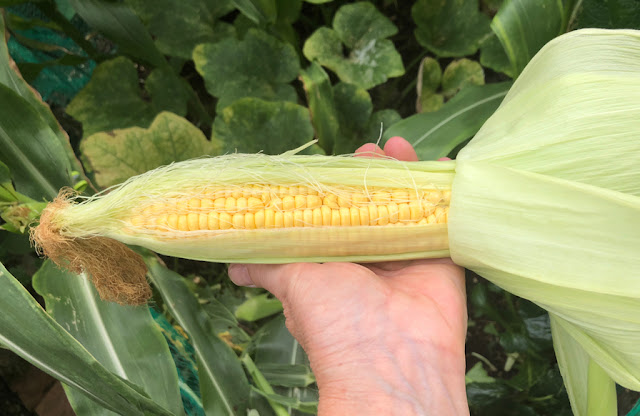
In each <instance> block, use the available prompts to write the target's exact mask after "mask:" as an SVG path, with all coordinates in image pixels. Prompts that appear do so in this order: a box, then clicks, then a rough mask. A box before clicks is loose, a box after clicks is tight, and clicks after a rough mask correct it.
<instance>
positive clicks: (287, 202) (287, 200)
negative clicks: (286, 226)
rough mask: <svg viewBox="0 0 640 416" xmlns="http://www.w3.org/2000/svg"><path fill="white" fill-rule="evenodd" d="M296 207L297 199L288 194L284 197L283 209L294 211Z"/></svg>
mask: <svg viewBox="0 0 640 416" xmlns="http://www.w3.org/2000/svg"><path fill="white" fill-rule="evenodd" d="M295 207H296V201H295V199H294V198H293V197H292V196H291V195H287V196H285V197H284V198H282V209H284V210H285V211H292V210H293V209H295Z"/></svg>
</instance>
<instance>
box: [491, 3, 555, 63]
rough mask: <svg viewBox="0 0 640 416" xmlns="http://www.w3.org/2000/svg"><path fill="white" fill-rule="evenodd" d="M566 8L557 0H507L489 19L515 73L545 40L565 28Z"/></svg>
mask: <svg viewBox="0 0 640 416" xmlns="http://www.w3.org/2000/svg"><path fill="white" fill-rule="evenodd" d="M564 13H565V10H564V6H563V4H562V1H560V0H507V1H506V2H505V3H504V4H503V5H502V7H501V8H500V11H498V14H496V16H495V17H494V18H493V20H492V21H491V29H492V30H493V32H494V33H495V34H496V36H497V37H498V39H499V40H500V43H502V46H503V47H504V50H505V52H506V54H507V56H508V57H509V61H510V62H511V69H510V72H511V73H512V74H515V75H518V74H520V72H522V70H523V69H524V67H525V65H527V63H528V62H529V61H530V60H531V58H533V56H534V55H535V54H536V53H537V52H538V50H540V48H541V47H542V46H544V44H545V43H547V42H548V41H550V40H551V39H553V38H555V37H556V36H558V35H560V34H562V33H563V32H564V30H565V24H566V18H565V14H564Z"/></svg>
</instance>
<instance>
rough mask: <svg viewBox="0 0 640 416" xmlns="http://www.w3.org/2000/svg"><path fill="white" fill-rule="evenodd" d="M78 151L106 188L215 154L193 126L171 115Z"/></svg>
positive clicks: (92, 140) (89, 141) (102, 136)
mask: <svg viewBox="0 0 640 416" xmlns="http://www.w3.org/2000/svg"><path fill="white" fill-rule="evenodd" d="M80 149H81V151H82V154H83V155H84V157H85V159H86V160H87V161H88V164H89V165H90V166H91V169H92V170H93V171H94V174H95V178H96V183H97V184H98V185H99V186H100V187H108V186H111V185H115V184H117V183H121V182H123V181H125V180H126V179H128V178H129V177H131V176H134V175H138V174H141V173H144V172H146V171H148V170H151V169H154V168H157V167H158V166H162V165H168V164H170V163H172V162H179V161H182V160H187V159H192V158H195V157H200V156H203V155H212V154H216V153H218V151H219V149H218V148H217V147H216V146H214V145H212V144H211V143H210V142H209V141H207V139H206V138H205V137H204V134H203V133H202V131H200V130H199V129H198V128H197V127H195V126H194V125H193V124H191V123H189V122H188V121H187V120H185V119H184V118H182V117H179V116H177V115H175V114H172V113H167V112H164V113H160V114H158V116H157V117H156V118H155V119H154V120H153V123H151V126H149V128H148V129H143V128H140V127H130V128H128V129H123V130H115V131H113V132H109V133H96V134H94V135H92V136H89V137H87V138H86V139H84V140H83V141H82V142H81V144H80Z"/></svg>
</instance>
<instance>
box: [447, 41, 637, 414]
mask: <svg viewBox="0 0 640 416" xmlns="http://www.w3.org/2000/svg"><path fill="white" fill-rule="evenodd" d="M639 162H640V32H637V31H630V30H627V31H605V30H581V31H576V32H572V33H569V34H567V35H564V36H562V37H560V38H558V39H556V40H554V41H552V42H550V43H549V44H548V45H547V46H545V47H544V48H543V49H542V50H541V51H540V52H539V53H538V55H536V57H535V58H534V59H533V60H532V61H531V63H530V64H529V65H528V66H527V68H526V69H525V71H524V72H523V73H522V75H521V76H520V78H518V80H517V81H516V83H515V84H514V86H513V88H512V90H511V91H510V92H509V94H508V95H507V97H506V98H505V100H504V102H503V103H502V105H501V106H500V108H499V109H498V110H497V111H496V113H495V114H494V115H493V116H492V117H491V118H490V119H489V120H488V121H487V122H486V124H485V125H484V126H483V127H482V129H481V130H480V131H479V132H478V134H477V135H476V137H475V138H474V139H473V140H472V141H471V143H470V144H469V145H468V146H467V147H465V148H464V149H463V150H462V151H461V152H460V154H459V155H458V159H457V166H456V176H455V179H454V182H453V188H452V189H453V190H452V199H451V208H450V215H449V244H450V251H451V257H452V259H453V260H454V261H455V262H456V263H457V264H460V265H462V266H465V267H467V268H469V269H471V270H474V271H475V272H477V273H478V274H480V275H482V276H483V277H485V278H487V279H489V280H490V281H492V282H493V283H495V284H497V285H499V286H501V287H503V288H504V289H506V290H508V291H510V292H512V293H514V294H516V295H518V296H521V297H524V298H526V299H529V300H532V301H533V302H535V303H537V304H538V305H540V306H542V307H543V308H545V309H546V310H548V311H549V314H550V316H551V323H552V330H553V338H554V346H555V350H556V355H557V357H558V362H559V365H560V369H561V372H562V375H563V377H564V380H565V384H566V386H567V390H568V392H569V397H570V399H571V405H572V408H573V411H574V413H575V414H576V415H615V414H616V405H615V386H614V384H613V382H614V381H615V382H617V383H618V384H620V385H622V386H624V387H626V388H629V389H632V390H640V165H639ZM495 207H501V209H499V210H496V209H495Z"/></svg>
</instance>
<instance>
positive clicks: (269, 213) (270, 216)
mask: <svg viewBox="0 0 640 416" xmlns="http://www.w3.org/2000/svg"><path fill="white" fill-rule="evenodd" d="M275 213H276V212H275V211H274V210H272V209H265V210H264V227H265V228H274V227H275V222H276V220H275Z"/></svg>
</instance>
